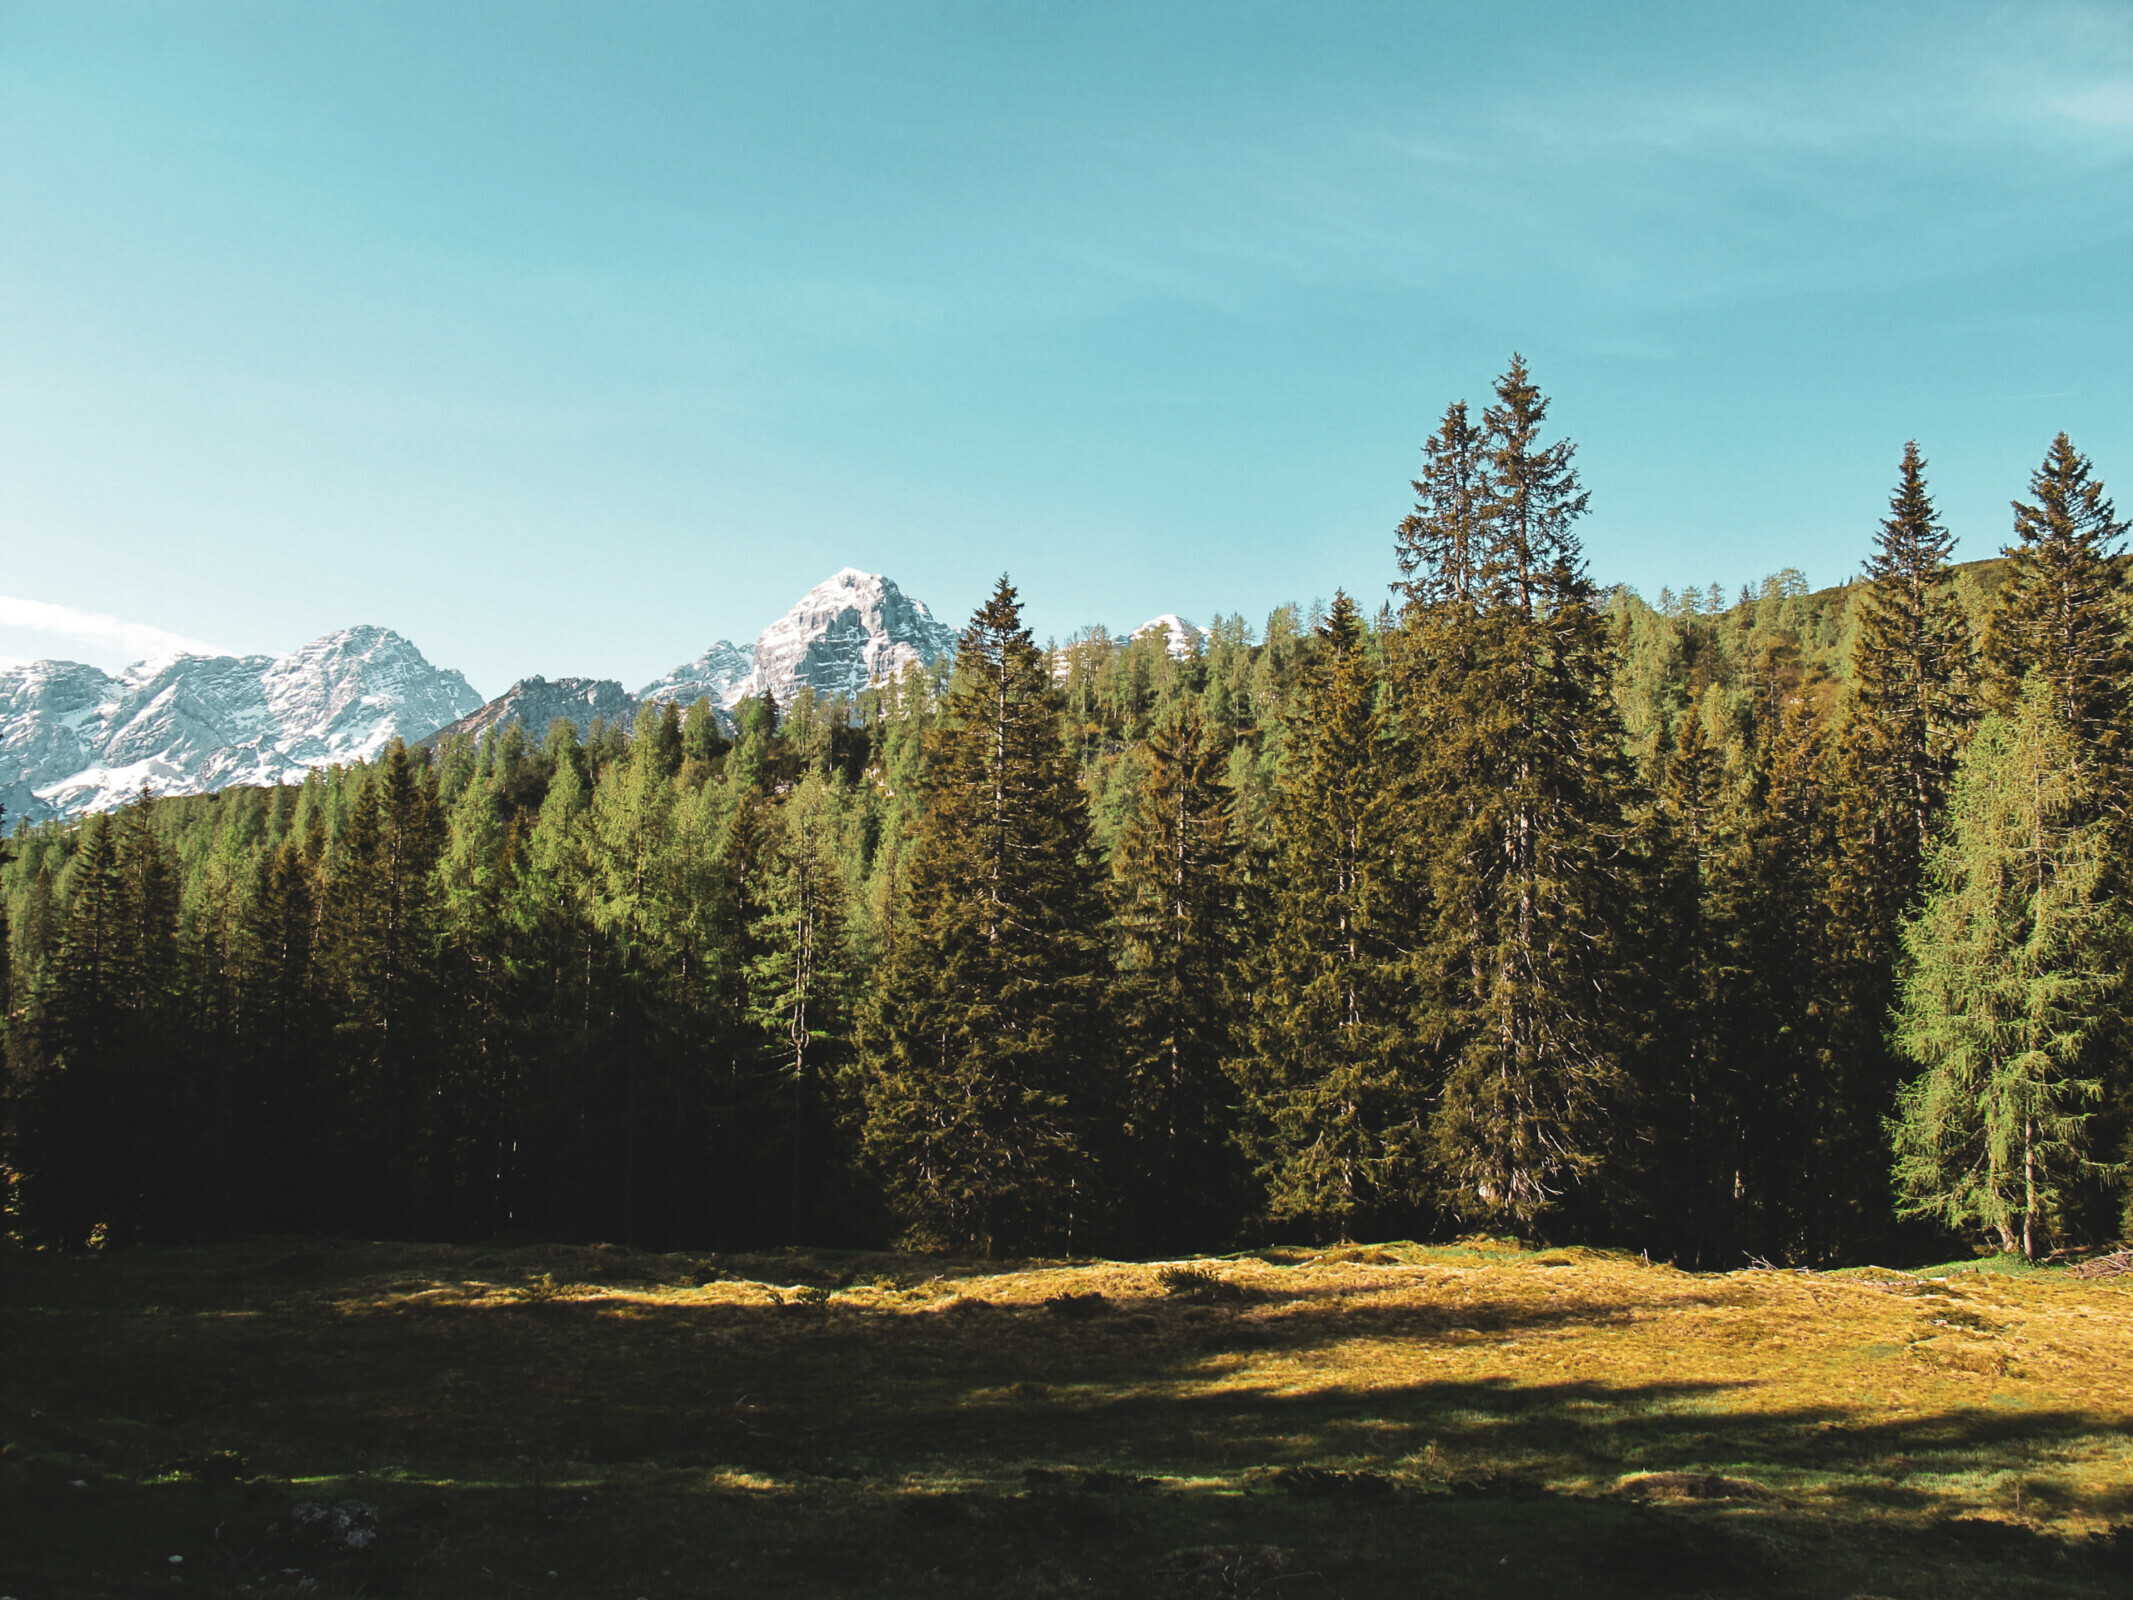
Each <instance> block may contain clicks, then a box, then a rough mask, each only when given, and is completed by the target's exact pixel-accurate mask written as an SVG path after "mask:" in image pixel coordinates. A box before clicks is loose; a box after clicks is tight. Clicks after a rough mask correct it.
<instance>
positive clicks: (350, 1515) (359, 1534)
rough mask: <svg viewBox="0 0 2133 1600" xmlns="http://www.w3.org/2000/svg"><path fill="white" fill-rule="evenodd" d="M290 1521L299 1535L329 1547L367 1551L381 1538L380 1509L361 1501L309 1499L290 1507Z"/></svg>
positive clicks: (329, 1548) (332, 1548)
mask: <svg viewBox="0 0 2133 1600" xmlns="http://www.w3.org/2000/svg"><path fill="white" fill-rule="evenodd" d="M289 1521H290V1523H291V1524H292V1525H293V1526H294V1528H295V1531H296V1533H297V1535H298V1537H300V1538H303V1539H308V1540H310V1541H311V1542H313V1543H315V1544H318V1545H320V1546H322V1547H323V1548H325V1549H328V1550H365V1549H368V1548H369V1547H370V1545H371V1544H372V1543H373V1542H374V1541H375V1540H376V1539H377V1537H378V1508H377V1507H376V1506H373V1505H366V1504H365V1503H364V1502H363V1501H361V1500H337V1501H335V1502H334V1503H333V1504H332V1505H330V1506H329V1505H325V1504H323V1503H321V1502H319V1501H317V1500H306V1501H303V1502H302V1503H301V1504H299V1505H296V1506H292V1507H291V1508H290V1510H289Z"/></svg>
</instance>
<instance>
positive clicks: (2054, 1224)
mask: <svg viewBox="0 0 2133 1600" xmlns="http://www.w3.org/2000/svg"><path fill="white" fill-rule="evenodd" d="M2063 693H2064V690H2063V685H2062V683H2060V682H2055V681H2053V680H2052V679H2050V678H2047V677H2046V676H2044V675H2043V674H2042V673H2038V674H2036V675H2035V676H2033V677H2032V678H2031V679H2030V680H2029V683H2028V685H2027V686H2026V687H2025V688H2024V690H2023V693H2022V697H2021V699H2020V701H2019V702H2018V706H2017V710H2016V715H2015V716H2014V718H2012V719H2009V718H2006V717H2001V716H1994V717H1992V718H1989V719H1988V720H1987V721H1986V723H1985V725H1984V726H1983V727H1982V728H1980V729H1979V731H1978V735H1977V738H1976V740H1975V742H1974V743H1973V745H1972V747H1971V751H1970V755H1969V757H1968V759H1966V760H1965V762H1964V763H1963V767H1962V769H1961V772H1960V775H1959V776H1958V779H1957V782H1956V789H1955V795H1954V798H1953V801H1952V803H1951V808H1950V809H1951V813H1952V816H1951V823H1952V826H1951V828H1950V830H1949V837H1948V840H1947V842H1946V843H1945V844H1944V845H1943V846H1941V847H1940V848H1939V849H1938V850H1937V851H1936V852H1935V855H1934V858H1933V862H1932V871H1931V881H1932V894H1931V897H1930V898H1929V899H1928V900H1927V902H1926V904H1925V906H1924V907H1923V908H1922V909H1921V911H1920V912H1919V913H1918V915H1917V916H1916V917H1915V918H1913V919H1912V921H1911V922H1910V923H1909V924H1908V925H1907V926H1906V928H1905V945H1906V948H1907V949H1908V951H1909V953H1910V958H1911V960H1910V968H1909V971H1908V974H1907V976H1906V979H1905V982H1904V987H1903V996H1902V1006H1901V1010H1900V1012H1899V1014H1898V1019H1897V1037H1898V1040H1899V1042H1900V1044H1901V1045H1902V1048H1903V1050H1904V1052H1905V1054H1906V1055H1908V1056H1909V1057H1910V1058H1911V1059H1912V1060H1913V1061H1915V1062H1916V1063H1917V1064H1918V1065H1919V1066H1920V1067H1921V1068H1923V1069H1924V1070H1923V1072H1922V1073H1921V1074H1920V1075H1919V1077H1918V1078H1917V1079H1915V1080H1914V1081H1913V1082H1912V1083H1911V1084H1910V1085H1909V1086H1908V1087H1907V1088H1906V1089H1905V1090H1904V1093H1903V1098H1902V1104H1901V1108H1900V1110H1899V1113H1898V1115H1897V1117H1896V1118H1895V1119H1894V1121H1893V1123H1892V1126H1891V1132H1892V1134H1893V1136H1894V1140H1895V1146H1896V1167H1895V1174H1896V1182H1897V1185H1898V1187H1899V1189H1900V1190H1901V1192H1902V1195H1903V1208H1904V1210H1905V1212H1906V1213H1907V1214H1910V1215H1915V1216H1924V1217H1930V1218H1933V1219H1935V1220H1937V1221H1939V1222H1941V1223H1943V1224H1945V1225H1946V1226H1948V1227H1950V1228H1953V1229H1957V1230H1965V1231H1967V1230H1972V1229H1976V1230H1981V1231H1983V1232H1984V1233H1985V1234H1986V1235H1987V1236H1989V1237H1991V1238H1992V1239H1994V1240H1995V1241H1996V1242H1997V1243H1998V1244H1999V1245H2000V1247H2001V1248H2002V1249H2003V1250H2008V1251H2015V1250H2019V1251H2020V1252H2021V1253H2022V1254H2023V1255H2024V1256H2027V1257H2030V1258H2031V1259H2034V1258H2035V1257H2036V1256H2037V1255H2038V1254H2040V1253H2041V1252H2042V1251H2043V1250H2045V1249H2046V1248H2047V1247H2048V1246H2049V1244H2050V1243H2052V1242H2053V1241H2054V1239H2055V1238H2063V1237H2064V1236H2065V1233H2066V1231H2067V1229H2066V1227H2065V1223H2066V1216H2065V1211H2066V1204H2067V1202H2068V1200H2069V1199H2070V1198H2071V1191H2072V1190H2073V1188H2074V1187H2075V1186H2076V1185H2077V1184H2078V1183H2079V1182H2080V1181H2081V1180H2082V1179H2083V1178H2085V1177H2086V1178H2092V1177H2095V1176H2097V1175H2100V1174H2102V1173H2104V1172H2106V1171H2107V1168H2106V1167H2105V1164H2104V1163H2102V1162H2099V1161H2098V1160H2097V1159H2096V1158H2095V1154H2094V1143H2093V1140H2092V1138H2091V1136H2090V1127H2089V1124H2090V1122H2091V1120H2092V1117H2093V1113H2094V1110H2095V1108H2096V1106H2097V1105H2098V1103H2099V1102H2100V1101H2101V1100H2102V1098H2103V1095H2104V1091H2105V1085H2104V1075H2105V1071H2106V1067H2105V1064H2104V1062H2103V1061H2102V1060H2101V1049H2102V1047H2103V1046H2104V1045H2105V1044H2107V1042H2108V1039H2109V1033H2108V1030H2107V1028H2106V1026H2105V1024H2106V1022H2107V1020H2108V1018H2109V1017H2110V1015H2111V1013H2112V1008H2113V1006H2114V1004H2115V1001H2116V997H2117V995H2118V993H2119V991H2120V990H2121V989H2122V987H2123V985H2124V981H2125V962H2124V954H2125V952H2124V947H2123V939H2122V936H2121V929H2120V926H2119V922H2120V919H2119V916H2118V914H2117V911H2116V908H2115V907H2114V906H2113V905H2112V904H2111V902H2110V899H2109V896H2108V895H2107V893H2106V892H2105V867H2106V832H2105V830H2106V827H2107V823H2106V822H2105V821H2104V820H2103V819H2100V818H2097V817H2096V816H2095V814H2094V812H2095V808H2094V806H2093V804H2092V803H2091V802H2089V801H2088V800H2087V799H2086V798H2085V797H2084V796H2083V794H2082V793H2081V790H2082V788H2083V786H2084V784H2086V783H2088V782H2092V781H2094V780H2093V778H2092V777H2091V776H2090V775H2088V774H2085V773H2084V771H2083V768H2082V762H2081V760H2080V757H2079V753H2078V747H2077V746H2076V745H2075V743H2074V737H2073V735H2072V733H2071V731H2070V730H2069V729H2068V728H2067V726H2066V724H2065V722H2064V721H2063V720H2062V719H2063V717H2064V710H2063V706H2064V700H2063Z"/></svg>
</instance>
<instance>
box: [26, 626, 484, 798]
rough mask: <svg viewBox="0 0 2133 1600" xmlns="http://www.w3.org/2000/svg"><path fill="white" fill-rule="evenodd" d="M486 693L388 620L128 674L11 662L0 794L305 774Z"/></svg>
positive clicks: (434, 720) (421, 729)
mask: <svg viewBox="0 0 2133 1600" xmlns="http://www.w3.org/2000/svg"><path fill="white" fill-rule="evenodd" d="M480 704H481V696H480V695H478V694H476V693H475V692H474V690H473V689H472V688H471V687H470V686H469V685H468V683H467V680H466V679H465V678H463V677H461V676H460V675H459V674H458V673H456V672H453V671H450V670H447V669H444V668H439V667H434V666H432V665H431V664H430V663H429V662H428V661H427V660H425V659H424V658H423V655H422V652H421V651H420V650H417V649H416V648H415V647H414V645H412V644H410V643H409V642H408V641H407V640H405V639H403V638H401V637H400V635H398V634H397V633H394V632H393V631H392V630H391V629H389V628H374V627H359V628H344V629H342V630H341V631H340V632H338V633H329V634H327V635H326V636H325V637H323V638H320V639H314V640H312V641H311V643H309V644H307V645H305V646H304V647H303V648H302V649H300V650H296V651H293V652H291V653H290V654H288V655H286V656H282V657H280V658H278V659H277V658H275V657H273V656H174V657H167V658H165V659H163V660H160V661H144V662H140V663H137V664H136V665H134V666H131V667H128V668H127V669H126V670H125V671H124V672H122V673H119V674H118V675H117V676H115V677H114V676H112V675H111V674H109V673H106V672H101V671H99V670H98V669H97V668H95V667H87V666H83V665H81V664H80V663H79V662H72V661H36V662H32V663H30V664H29V665H28V666H25V667H11V668H5V669H0V804H4V805H5V806H6V807H7V809H8V813H9V814H10V815H11V816H27V817H46V816H53V815H62V816H68V815H75V814H78V813H81V812H87V811H98V810H103V809H106V808H108V807H110V806H114V805H119V804H123V803H124V802H125V801H126V800H127V799H129V798H130V797H131V796H132V795H134V794H135V793H137V792H139V790H140V788H141V786H142V785H143V784H146V785H147V786H148V787H150V788H151V789H153V790H155V792H156V793H158V794H199V793H204V792H206V791H208V790H211V789H220V788H222V787H224V786H225V785H228V784H233V783H275V782H283V781H290V780H293V779H297V778H301V777H302V776H303V774H304V773H305V771H307V770H308V769H309V768H311V767H314V766H319V765H322V764H325V763H328V762H335V761H341V762H349V761H363V760H368V759H370V758H371V757H373V756H375V755H377V754H378V753H379V752H380V751H381V750H383V749H384V748H385V747H386V745H388V744H389V743H391V742H392V741H393V740H394V739H396V738H399V739H407V740H410V741H413V740H417V739H421V738H424V737H426V736H427V735H429V734H430V733H432V732H434V731H435V730H436V729H437V728H438V727H440V726H442V725H443V724H445V723H447V722H451V721H452V720H454V719H455V718H458V717H462V716H465V715H466V714H467V713H468V712H470V711H472V710H474V709H475V708H476V707H478V706H479V705H480Z"/></svg>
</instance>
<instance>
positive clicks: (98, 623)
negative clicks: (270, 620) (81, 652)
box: [0, 594, 235, 660]
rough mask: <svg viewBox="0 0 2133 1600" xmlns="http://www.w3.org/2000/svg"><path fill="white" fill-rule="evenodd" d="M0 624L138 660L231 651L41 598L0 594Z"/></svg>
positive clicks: (141, 623) (230, 652)
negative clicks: (73, 641)
mask: <svg viewBox="0 0 2133 1600" xmlns="http://www.w3.org/2000/svg"><path fill="white" fill-rule="evenodd" d="M0 628H24V629H28V630H29V631H30V632H32V633H48V634H56V635H58V636H59V637H60V638H63V639H78V640H80V641H82V642H83V643H84V644H88V645H92V646H96V647H99V648H101V649H103V650H117V651H122V652H124V653H125V654H126V655H127V656H128V657H130V658H132V659H135V660H139V659H143V658H146V657H149V656H171V655H193V656H222V655H232V654H235V652H234V651H229V650H225V649H223V648H222V647H221V646H220V645H215V644H209V643H207V642H206V641H205V640H202V639H189V638H187V637H186V636H185V635H184V634H182V633H172V632H171V631H170V630H169V629H167V628H158V627H155V626H153V625H152V624H150V623H146V622H128V621H126V620H125V619H124V618H123V617H111V616H106V615H104V613H102V612H100V611H79V610H76V609H75V608H74V607H73V606H55V605H52V604H51V603H49V602H48V601H44V600H20V599H17V598H16V597H15V596H13V595H5V594H0Z"/></svg>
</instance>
